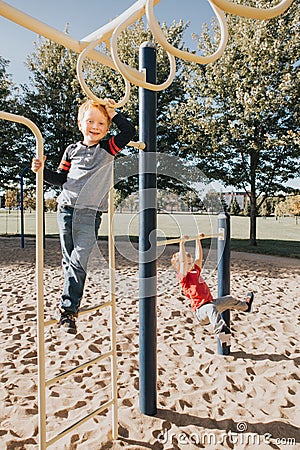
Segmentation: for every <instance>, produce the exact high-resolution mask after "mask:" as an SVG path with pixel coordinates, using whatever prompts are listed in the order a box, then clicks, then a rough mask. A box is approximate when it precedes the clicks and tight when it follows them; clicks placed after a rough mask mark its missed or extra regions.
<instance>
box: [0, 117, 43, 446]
mask: <svg viewBox="0 0 300 450" xmlns="http://www.w3.org/2000/svg"><path fill="white" fill-rule="evenodd" d="M0 119H4V120H9V121H10V122H17V123H21V124H23V125H26V126H27V127H28V128H29V129H30V130H31V131H32V132H33V134H34V136H35V141H36V157H37V158H38V159H40V160H41V161H42V160H43V155H44V141H43V136H42V133H41V132H40V130H39V129H38V127H37V126H36V125H35V123H33V122H32V121H31V120H30V119H27V117H24V116H18V115H16V114H11V113H7V112H4V111H0ZM43 180H44V176H43V171H42V170H39V171H38V172H37V174H36V294H37V339H38V343H37V347H38V367H39V371H38V397H39V434H40V442H45V441H46V395H45V389H44V385H45V379H46V372H45V342H44V243H43V240H44V237H43V229H44V227H43V223H44V207H43Z"/></svg>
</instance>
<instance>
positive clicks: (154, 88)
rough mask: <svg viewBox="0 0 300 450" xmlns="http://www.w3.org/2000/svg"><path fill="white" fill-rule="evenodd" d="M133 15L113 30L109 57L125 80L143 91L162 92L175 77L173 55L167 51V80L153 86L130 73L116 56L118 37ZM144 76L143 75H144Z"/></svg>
mask: <svg viewBox="0 0 300 450" xmlns="http://www.w3.org/2000/svg"><path fill="white" fill-rule="evenodd" d="M134 17H135V14H132V15H131V16H129V17H128V18H127V19H126V20H125V21H124V22H123V23H121V24H119V25H118V26H117V27H116V29H115V30H114V32H113V34H112V37H111V56H112V59H113V61H114V64H115V65H116V67H117V69H118V71H119V72H120V73H121V74H122V75H123V77H124V78H127V80H129V81H130V82H131V83H133V84H135V85H137V86H140V87H142V88H145V89H150V90H152V91H162V90H164V89H166V88H167V87H169V86H170V85H171V84H172V82H173V80H174V77H175V74H176V61H175V58H174V56H173V55H171V54H170V53H169V52H168V51H167V54H168V58H169V61H170V73H169V76H168V78H167V80H166V81H165V82H164V83H161V84H153V83H149V82H147V81H146V79H145V76H144V79H141V78H137V77H136V76H135V75H134V73H133V72H132V71H130V70H129V67H128V66H127V65H126V64H124V63H123V62H122V61H121V59H120V58H119V55H118V37H119V35H120V33H121V32H122V31H123V30H124V29H125V28H126V27H128V26H129V25H131V24H132V22H133V20H134ZM144 75H145V74H144Z"/></svg>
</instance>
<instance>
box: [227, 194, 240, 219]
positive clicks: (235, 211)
mask: <svg viewBox="0 0 300 450" xmlns="http://www.w3.org/2000/svg"><path fill="white" fill-rule="evenodd" d="M229 212H230V214H232V215H233V216H238V215H239V214H240V212H241V208H240V205H239V204H238V201H237V198H236V197H233V199H232V201H231V204H230V210H229Z"/></svg>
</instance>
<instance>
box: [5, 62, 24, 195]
mask: <svg viewBox="0 0 300 450" xmlns="http://www.w3.org/2000/svg"><path fill="white" fill-rule="evenodd" d="M8 65H9V61H8V60H6V59H4V58H2V56H0V110H1V111H5V112H8V113H13V114H15V113H17V112H18V100H17V96H16V94H17V91H16V87H15V86H14V84H13V82H12V80H11V75H10V74H8V73H7V68H8ZM23 128H24V127H23ZM21 129H22V125H15V124H14V123H13V122H10V121H7V120H0V155H1V156H0V161H1V164H0V188H2V189H6V188H8V187H9V186H11V184H15V183H16V182H18V181H19V179H18V175H19V171H20V167H21V166H22V161H23V160H24V152H23V149H22V146H21V145H20V143H19V142H18V140H17V139H16V136H17V137H18V136H19V135H20V130H21Z"/></svg>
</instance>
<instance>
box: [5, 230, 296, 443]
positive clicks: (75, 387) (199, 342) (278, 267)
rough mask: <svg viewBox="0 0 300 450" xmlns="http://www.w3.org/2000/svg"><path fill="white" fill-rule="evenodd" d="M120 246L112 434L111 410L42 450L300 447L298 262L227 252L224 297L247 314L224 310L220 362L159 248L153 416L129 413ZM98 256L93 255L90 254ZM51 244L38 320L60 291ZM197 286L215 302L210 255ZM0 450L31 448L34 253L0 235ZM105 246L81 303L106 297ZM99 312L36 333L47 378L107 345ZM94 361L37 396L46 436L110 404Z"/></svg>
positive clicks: (128, 311)
mask: <svg viewBox="0 0 300 450" xmlns="http://www.w3.org/2000/svg"><path fill="white" fill-rule="evenodd" d="M122 245H123V244H120V246H119V253H117V257H116V263H117V270H116V286H117V289H116V294H117V315H116V323H117V354H118V397H119V437H118V440H117V441H111V440H110V432H111V410H110V409H109V410H108V411H104V412H103V413H101V414H100V415H98V416H95V417H94V418H93V419H91V420H90V421H88V422H86V423H85V424H83V425H81V426H80V427H79V428H78V429H76V430H75V431H72V432H71V433H70V435H68V436H66V437H64V438H62V439H60V440H59V441H58V442H57V443H56V444H53V445H52V446H51V447H50V448H53V449H59V450H62V449H74V450H75V449H76V450H77V449H78V450H86V449H90V450H98V449H99V450H100V449H102V450H106V449H121V448H126V449H142V450H144V449H155V450H171V449H172V450H173V449H175V450H176V449H180V450H184V449H189V450H193V449H199V448H206V449H211V450H216V449H217V450H218V449H226V448H230V449H236V450H238V449H256V448H259V449H296V448H300V431H299V422H300V395H299V379H300V372H299V362H300V358H299V351H300V350H299V348H300V346H299V295H300V290H299V286H300V263H299V260H294V259H289V258H278V257H271V256H259V255H254V254H246V253H233V254H232V257H231V292H232V294H234V295H236V296H238V297H243V296H244V295H245V293H246V292H247V291H248V290H250V289H251V290H253V291H254V292H255V303H254V308H253V312H252V313H251V314H246V313H239V312H235V311H233V312H232V313H231V323H232V332H233V336H232V344H231V354H230V356H221V355H218V354H217V343H216V338H215V336H213V334H212V332H211V329H210V327H209V326H208V327H205V328H204V327H201V326H200V325H199V324H198V323H197V322H196V321H195V319H194V317H193V313H192V312H191V310H190V307H189V304H188V302H187V301H185V300H184V299H183V297H182V296H181V292H180V290H179V288H178V286H177V283H176V279H175V276H174V273H173V272H172V271H171V270H170V267H169V257H170V254H171V253H172V252H173V251H176V247H174V248H168V249H167V251H166V252H165V253H164V254H163V256H162V257H161V258H159V261H158V280H159V281H158V297H157V366H158V374H157V407H158V412H157V415H156V416H146V415H143V414H141V412H140V409H139V337H138V327H139V323H138V273H137V264H136V262H135V259H136V249H134V248H132V249H131V250H130V251H128V249H125V250H124V248H123V247H122ZM100 247H101V248H100ZM60 258H61V256H60V247H59V243H58V241H57V240H55V239H51V240H47V243H46V249H45V271H44V273H45V317H46V319H48V318H52V317H53V315H54V313H55V310H56V307H57V302H58V298H59V293H60V290H61V288H62V283H63V280H62V272H61V266H60ZM210 258H211V262H210V265H209V264H207V267H206V270H207V279H208V282H209V285H210V286H211V288H212V292H213V294H214V295H216V289H217V274H216V271H214V270H213V269H214V267H213V266H214V263H213V253H212V255H211V257H210ZM0 273H1V278H0V279H1V304H0V323H1V329H0V379H1V391H0V417H1V420H0V442H1V444H0V448H1V450H2V449H26V450H27V449H28V450H31V449H37V448H38V401H37V383H38V380H37V339H36V294H35V245H34V242H33V241H31V240H27V242H26V246H25V249H21V248H20V242H19V240H18V239H15V238H0ZM108 274H109V272H108V267H107V257H106V248H105V245H104V244H101V245H100V246H99V248H98V249H96V251H95V252H94V254H93V256H92V258H91V262H90V270H89V276H88V279H87V284H86V290H85V297H84V299H83V303H82V306H83V307H87V306H92V305H95V304H100V303H101V302H104V301H107V300H108V299H109V281H108V280H109V277H108ZM109 331H110V320H109V314H108V310H107V309H103V310H101V311H98V312H96V313H93V314H92V315H90V316H82V317H80V318H79V321H78V334H77V335H76V337H74V336H71V335H68V334H66V333H64V332H63V331H62V330H60V329H59V328H58V327H57V326H56V325H53V326H50V327H47V328H46V330H45V348H46V377H47V378H52V377H54V376H55V375H56V374H58V373H60V372H61V371H65V370H69V369H71V368H73V367H75V366H77V365H79V364H82V363H83V362H85V361H89V360H91V359H93V358H95V357H97V356H99V355H100V354H102V353H103V352H105V351H108V350H109V348H110V340H109ZM110 392H111V387H110V364H109V360H108V359H107V360H103V361H101V362H99V363H98V364H95V365H90V366H88V367H87V368H86V369H84V370H82V371H81V372H79V373H77V374H75V375H72V376H71V377H70V379H66V380H64V381H60V382H57V383H55V384H54V385H53V386H51V387H50V388H48V389H47V394H46V404H47V439H51V438H52V436H53V435H54V434H57V433H59V432H60V431H61V430H63V429H65V428H66V427H68V426H70V425H71V424H72V423H73V422H76V421H77V420H79V419H80V418H81V417H83V416H85V415H86V414H87V413H91V412H92V411H94V410H95V409H96V408H97V407H99V405H101V404H102V403H103V402H104V401H106V400H108V399H109V398H110Z"/></svg>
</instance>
